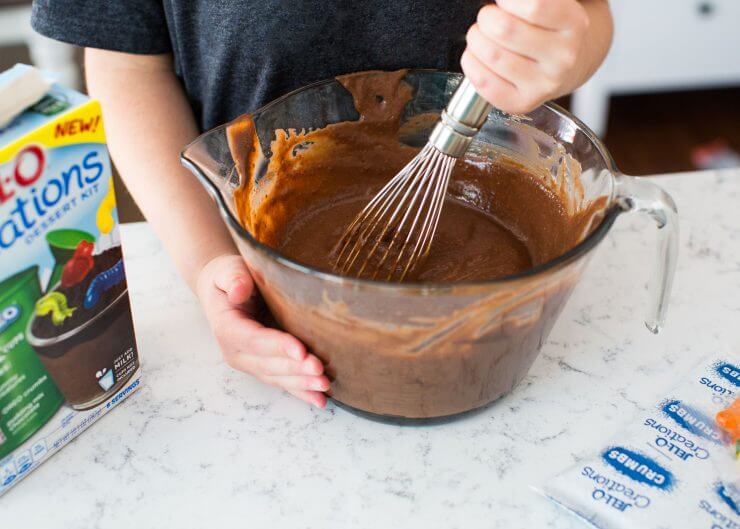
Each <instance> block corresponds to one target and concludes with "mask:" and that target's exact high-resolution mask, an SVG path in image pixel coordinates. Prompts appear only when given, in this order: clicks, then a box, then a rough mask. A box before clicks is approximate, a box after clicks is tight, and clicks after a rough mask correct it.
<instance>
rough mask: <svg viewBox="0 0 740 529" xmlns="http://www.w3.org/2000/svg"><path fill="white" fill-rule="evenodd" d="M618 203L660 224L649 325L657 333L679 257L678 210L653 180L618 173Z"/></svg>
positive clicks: (660, 326)
mask: <svg viewBox="0 0 740 529" xmlns="http://www.w3.org/2000/svg"><path fill="white" fill-rule="evenodd" d="M615 181H616V186H615V192H616V199H617V204H619V206H620V207H621V208H622V210H623V211H625V212H632V211H637V212H641V213H647V214H648V215H650V216H651V217H652V218H653V220H655V222H656V223H657V225H658V245H657V249H658V255H657V258H656V260H655V264H654V265H653V272H652V276H651V278H650V284H649V293H650V308H649V312H648V315H647V319H646V320H645V325H646V326H647V328H648V329H649V330H650V332H652V333H654V334H657V333H658V332H660V330H661V328H662V327H663V324H664V323H665V315H666V311H667V310H668V300H669V298H670V294H671V286H672V284H673V276H674V275H675V272H676V260H677V258H678V244H679V231H678V210H677V209H676V204H675V202H674V201H673V198H671V195H669V194H668V193H666V192H665V191H664V190H663V189H662V188H661V187H660V186H658V185H656V184H654V183H653V182H651V181H650V180H649V179H646V178H639V177H634V176H627V175H623V174H618V175H616V177H615Z"/></svg>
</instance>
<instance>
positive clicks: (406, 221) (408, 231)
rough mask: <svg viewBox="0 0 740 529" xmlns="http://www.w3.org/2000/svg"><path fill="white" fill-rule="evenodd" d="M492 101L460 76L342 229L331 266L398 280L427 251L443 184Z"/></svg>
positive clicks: (439, 210)
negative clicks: (427, 127)
mask: <svg viewBox="0 0 740 529" xmlns="http://www.w3.org/2000/svg"><path fill="white" fill-rule="evenodd" d="M492 108H493V107H492V106H491V105H490V104H489V103H488V102H487V101H486V100H485V99H483V98H482V97H481V96H480V95H478V93H477V92H476V91H475V88H474V87H473V85H472V83H471V82H470V81H469V80H468V79H467V77H464V78H463V80H462V81H461V82H460V85H459V86H458V87H457V90H455V93H454V94H452V98H451V99H450V102H449V103H448V105H447V108H445V110H443V111H442V114H441V116H440V120H439V121H438V122H437V124H436V125H435V127H434V129H433V130H432V133H431V134H430V136H429V140H428V142H427V144H426V145H425V146H424V148H423V149H422V150H421V151H420V152H419V154H417V155H416V156H415V157H414V159H413V160H411V161H410V162H409V163H408V164H407V165H406V166H405V167H404V168H403V169H402V170H401V171H400V172H399V173H398V174H397V175H396V176H394V177H393V178H392V179H391V180H390V181H389V182H388V183H387V184H386V185H385V186H383V188H382V189H381V190H380V191H379V192H378V194H377V195H375V196H374V197H373V199H372V200H370V202H369V203H368V204H367V206H365V208H364V209H363V210H362V211H361V212H360V213H359V215H358V216H357V217H355V219H354V220H353V221H352V223H351V224H350V225H349V227H348V228H347V230H346V231H345V232H344V234H343V235H342V238H341V239H340V240H339V243H338V244H337V246H336V248H338V252H337V253H336V255H337V257H336V260H335V263H334V270H335V271H336V272H337V273H340V274H342V275H349V276H355V277H371V278H373V279H385V280H386V281H403V279H404V278H405V277H406V276H407V275H408V274H409V273H410V272H411V271H413V270H414V268H416V266H417V265H418V264H419V263H420V262H421V261H422V260H423V258H424V257H425V256H426V255H427V254H428V253H429V249H430V248H431V245H432V240H433V239H434V234H435V233H436V231H437V225H438V224H439V218H440V215H441V213H442V206H443V205H444V199H445V194H446V192H447V184H448V183H449V181H450V174H451V173H452V169H453V167H454V166H455V162H456V161H457V159H458V158H460V157H461V156H462V155H464V154H465V152H466V151H467V150H468V147H469V146H470V144H471V142H472V141H473V138H474V137H475V135H476V134H477V133H478V131H479V130H480V128H481V127H482V126H483V124H484V123H485V121H486V117H487V116H488V113H489V112H490V111H491V109H492Z"/></svg>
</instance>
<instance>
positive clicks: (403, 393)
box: [227, 72, 603, 417]
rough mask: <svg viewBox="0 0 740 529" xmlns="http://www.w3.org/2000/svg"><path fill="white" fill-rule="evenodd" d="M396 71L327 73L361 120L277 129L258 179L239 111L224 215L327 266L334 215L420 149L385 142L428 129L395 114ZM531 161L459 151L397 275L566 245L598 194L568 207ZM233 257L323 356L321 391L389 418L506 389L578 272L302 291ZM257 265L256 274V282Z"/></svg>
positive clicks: (366, 195) (591, 212)
mask: <svg viewBox="0 0 740 529" xmlns="http://www.w3.org/2000/svg"><path fill="white" fill-rule="evenodd" d="M404 75H405V72H394V73H383V72H373V73H367V72H366V73H361V74H353V75H349V76H345V77H341V78H339V79H338V80H339V82H340V83H341V84H342V85H343V86H344V87H345V88H346V89H347V90H348V91H349V92H350V93H351V94H352V97H353V99H354V103H355V107H356V109H357V111H358V113H359V114H360V119H359V120H357V121H349V122H341V123H335V124H331V125H328V126H326V127H324V128H322V129H318V130H311V131H296V130H292V129H291V130H284V131H283V130H279V131H276V137H275V139H274V141H272V143H271V146H270V150H271V157H270V158H269V163H268V164H267V168H266V170H265V171H264V173H263V174H262V176H260V177H259V178H254V177H253V175H255V174H256V173H262V171H260V170H258V167H260V164H261V163H263V161H264V160H263V159H262V154H261V151H260V148H259V142H258V139H257V135H256V134H255V133H254V124H253V122H252V121H251V119H250V118H249V117H248V116H244V117H242V118H240V119H239V120H237V121H235V122H234V123H232V124H231V125H230V126H229V128H228V129H227V134H228V139H229V145H230V149H231V152H232V155H233V157H234V162H235V166H236V169H237V171H238V172H239V175H240V176H241V181H242V182H243V184H242V186H241V187H240V188H239V189H237V190H236V191H235V193H234V199H235V204H236V209H237V212H238V216H239V218H240V221H241V222H242V224H243V226H244V227H245V228H246V229H247V230H248V231H249V232H250V233H251V234H252V235H253V236H254V237H255V238H256V239H258V240H259V241H261V242H262V243H264V244H266V245H269V246H271V247H273V248H274V249H276V250H277V251H279V252H280V253H282V254H284V255H286V256H288V257H290V258H291V259H293V260H295V261H298V262H300V263H303V264H305V265H308V266H310V267H313V268H317V269H320V270H324V271H331V270H332V264H333V257H334V253H333V252H334V251H335V246H336V244H337V242H338V241H339V239H340V237H341V236H342V233H343V232H344V230H345V229H346V227H347V226H348V224H349V223H350V222H351V221H352V219H353V218H354V217H355V216H356V215H357V213H358V212H359V211H360V210H361V209H362V208H363V207H364V206H365V205H366V204H367V202H368V201H369V200H370V199H371V198H372V196H373V195H374V194H375V193H376V192H377V191H378V190H379V189H380V188H381V187H382V185H383V184H385V183H386V182H387V181H388V180H389V179H390V178H392V177H393V176H394V175H395V174H396V173H397V172H398V171H399V170H401V168H402V167H403V166H404V165H405V164H406V163H407V162H408V161H409V160H411V158H412V157H413V156H415V155H416V153H417V152H418V151H419V149H418V148H417V147H412V146H409V145H406V144H404V143H403V142H401V141H400V140H399V138H404V137H408V136H409V135H411V134H413V133H414V132H415V131H418V130H419V129H422V130H424V129H428V128H429V125H430V123H433V122H434V120H435V119H436V116H433V115H421V116H415V117H414V118H413V119H411V120H408V121H406V122H404V123H402V122H401V117H402V113H403V110H404V107H405V105H406V104H407V103H408V102H409V100H410V99H411V98H412V88H411V87H410V86H409V85H408V84H406V83H405V82H404V80H403V78H404ZM576 165H577V164H576ZM533 167H534V166H533ZM533 167H530V166H529V165H525V164H524V163H522V162H521V161H520V160H515V159H514V157H513V156H509V155H507V154H504V153H502V152H500V151H496V150H495V149H494V148H493V147H492V148H491V149H490V150H488V151H484V150H482V149H480V148H479V149H478V150H477V152H470V153H468V154H467V155H466V157H465V158H464V159H463V160H460V161H458V163H457V165H456V167H455V170H454V172H453V175H452V179H451V182H450V187H449V190H448V196H447V199H446V202H445V205H444V209H443V211H442V216H441V219H440V223H439V227H438V231H437V235H436V237H435V239H434V242H433V244H432V247H431V251H430V254H429V255H428V257H427V258H426V259H425V260H424V261H423V263H422V264H421V265H420V266H419V267H418V268H417V269H416V270H415V271H414V273H413V274H412V275H410V276H409V277H407V278H406V280H407V281H412V282H415V283H428V282H431V283H450V284H455V283H460V282H462V281H471V280H477V281H481V280H489V279H494V278H501V277H504V276H509V275H512V274H517V273H519V272H522V271H524V270H526V269H528V268H530V267H532V266H533V265H538V264H541V263H545V262H547V261H549V260H552V259H554V258H556V257H558V256H560V255H562V254H563V253H564V252H566V251H567V250H568V249H570V248H571V247H572V246H573V245H575V244H576V243H577V242H578V241H580V240H581V239H582V237H583V236H584V235H585V234H586V233H587V232H588V230H589V229H590V228H591V227H592V226H593V225H594V221H595V220H597V219H598V218H599V216H598V214H597V212H598V211H601V209H603V203H602V204H599V205H593V207H582V206H580V204H581V202H583V190H582V189H581V188H580V183H579V182H580V181H579V180H578V178H575V186H573V185H572V184H571V185H570V187H569V188H568V189H567V190H566V189H565V187H564V185H563V180H562V179H558V178H557V177H555V176H552V175H551V174H550V172H549V171H548V170H545V169H543V168H540V169H537V168H533ZM245 255H246V257H247V261H248V263H249V264H250V267H251V268H252V270H253V272H254V274H255V280H256V281H257V284H258V286H259V287H260V290H261V292H262V294H263V296H264V297H265V299H266V301H267V303H268V305H269V307H270V309H271V310H272V311H273V313H274V314H275V317H276V319H277V321H278V322H279V323H280V324H281V325H282V326H283V327H284V328H286V329H287V330H288V331H290V332H292V333H293V334H295V335H296V336H298V337H299V338H300V339H302V340H303V341H304V342H305V343H307V345H308V346H309V347H310V348H311V349H312V350H313V351H314V352H315V353H316V354H317V355H318V356H319V357H320V358H322V360H323V361H324V362H325V364H326V366H327V373H328V374H329V375H330V377H332V378H333V384H332V389H331V391H330V394H331V395H332V396H334V397H335V398H337V399H338V400H340V401H342V402H344V403H346V404H349V405H351V406H354V407H357V408H360V409H363V410H367V411H371V412H374V413H379V414H387V415H394V416H403V417H437V416H443V415H449V414H453V413H457V412H461V411H465V410H468V409H471V408H475V407H478V406H481V405H483V404H486V403H488V402H490V401H491V400H493V399H495V398H497V397H499V396H500V395H502V394H503V393H505V392H508V391H510V390H511V388H512V387H513V385H514V384H515V383H517V382H518V381H519V380H520V379H521V378H522V377H523V376H524V374H525V373H526V371H527V369H528V368H529V365H530V364H531V362H532V361H533V360H534V356H535V355H536V353H537V351H538V350H539V347H540V345H541V342H542V340H543V337H544V336H545V335H546V334H547V332H548V331H549V329H550V326H551V325H552V323H553V322H554V319H555V317H556V315H557V313H558V312H559V310H560V308H561V307H562V304H563V301H564V299H565V298H566V297H567V294H568V293H569V292H570V290H571V287H572V285H573V283H574V281H575V278H576V277H577V272H578V271H580V267H578V270H575V269H571V270H565V271H563V270H554V271H552V272H549V273H545V274H541V275H538V276H534V279H531V280H520V281H513V282H510V283H506V284H503V285H501V286H496V287H494V286H491V287H485V288H483V287H480V288H476V287H468V290H465V289H462V290H461V291H459V292H457V291H455V290H453V291H450V292H445V293H441V294H439V295H435V296H430V297H429V298H426V299H425V298H424V296H423V295H421V296H418V297H415V296H411V295H408V294H404V293H403V292H400V291H399V292H391V291H390V290H388V289H386V290H384V291H383V292H368V293H363V292H362V291H359V290H357V289H341V288H339V287H337V286H336V284H324V285H323V286H321V288H320V289H318V290H317V289H315V288H314V287H315V286H316V285H313V284H312V285H310V287H309V286H307V285H308V282H307V281H308V280H307V279H306V278H305V276H303V277H298V276H297V274H299V273H298V272H291V274H285V275H284V276H280V275H276V274H275V272H274V266H273V265H272V263H270V262H269V260H268V259H266V258H265V256H264V254H260V253H254V252H252V251H251V250H247V251H245ZM250 261H251V262H250ZM271 268H272V269H273V270H272V271H270V269H271ZM265 270H268V272H267V274H268V275H270V276H271V277H264V276H263V272H264V271H265ZM304 282H305V283H304Z"/></svg>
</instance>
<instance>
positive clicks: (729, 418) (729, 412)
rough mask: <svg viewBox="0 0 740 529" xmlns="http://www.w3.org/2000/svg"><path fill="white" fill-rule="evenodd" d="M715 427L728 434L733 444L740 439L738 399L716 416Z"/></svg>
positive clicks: (739, 400) (739, 406)
mask: <svg viewBox="0 0 740 529" xmlns="http://www.w3.org/2000/svg"><path fill="white" fill-rule="evenodd" d="M717 425H718V426H719V427H720V428H722V429H723V430H724V431H726V432H727V433H728V434H730V436H731V437H732V441H733V442H737V441H738V439H740V398H737V399H735V402H733V403H732V404H731V405H730V407H729V408H727V409H725V410H722V411H721V412H719V413H718V414H717Z"/></svg>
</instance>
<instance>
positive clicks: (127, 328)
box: [28, 182, 138, 410]
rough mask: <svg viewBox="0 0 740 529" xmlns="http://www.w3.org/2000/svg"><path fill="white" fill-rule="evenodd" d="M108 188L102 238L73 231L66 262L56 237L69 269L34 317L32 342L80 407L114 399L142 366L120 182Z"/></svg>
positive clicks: (101, 213) (101, 210)
mask: <svg viewBox="0 0 740 529" xmlns="http://www.w3.org/2000/svg"><path fill="white" fill-rule="evenodd" d="M108 189H109V191H108V192H107V193H106V194H105V196H104V197H103V199H102V200H101V202H100V205H99V206H98V209H97V212H96V224H97V226H98V229H99V231H100V234H99V237H98V239H97V241H98V242H97V244H95V243H93V242H92V241H91V239H92V240H95V239H94V238H93V237H90V236H89V234H85V233H84V232H78V233H76V234H72V233H70V234H68V235H67V240H70V239H72V238H73V237H75V236H76V237H77V240H78V242H77V245H76V247H75V248H74V250H73V251H72V252H71V255H69V252H67V253H66V255H67V256H68V259H67V260H66V262H63V263H60V262H59V256H60V254H61V253H60V252H59V251H58V249H57V248H58V246H59V245H58V244H57V245H56V246H52V244H51V242H50V243H49V247H50V248H51V251H52V253H53V254H54V255H55V258H56V259H57V261H56V265H55V270H56V269H60V270H61V272H60V273H59V274H52V279H55V278H56V276H57V275H58V278H59V281H58V282H56V283H52V284H50V286H49V289H48V291H47V293H46V294H45V295H44V296H42V297H41V298H39V300H38V301H37V302H36V305H35V308H34V314H33V317H32V318H31V319H30V321H29V324H28V341H29V343H31V345H32V346H33V347H34V349H35V350H36V352H37V353H38V355H39V358H40V359H41V362H42V363H43V364H44V366H45V367H46V369H47V371H48V372H49V374H50V375H51V377H52V378H53V379H54V380H55V382H56V384H57V386H58V387H59V389H60V390H61V392H62V394H63V395H64V397H65V398H66V400H67V402H68V404H69V405H70V406H72V407H73V408H74V409H77V410H85V409H89V408H92V407H94V406H97V405H98V404H100V403H101V402H103V401H105V400H107V399H108V398H109V397H110V396H111V395H112V394H113V393H115V392H116V391H118V389H120V388H121V386H123V384H125V383H126V381H127V380H128V379H129V378H130V377H131V375H132V374H133V373H134V372H135V371H136V368H137V367H138V361H137V358H136V352H135V347H134V344H133V339H132V336H133V321H132V319H131V312H130V310H129V299H128V289H127V286H126V278H125V272H124V268H123V255H122V253H121V246H120V245H116V244H115V243H116V242H117V241H115V239H114V237H113V235H112V233H113V228H114V226H115V219H114V217H113V210H114V209H115V207H116V203H115V196H114V195H113V193H112V189H113V186H112V182H109V188H108ZM51 239H52V240H54V242H57V241H56V239H57V237H51ZM47 241H49V237H47Z"/></svg>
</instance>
